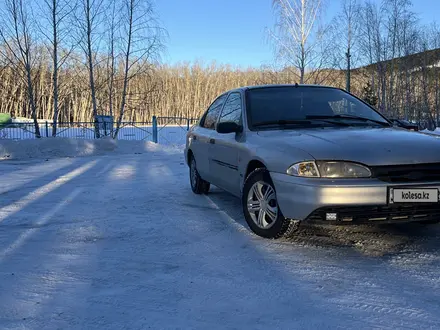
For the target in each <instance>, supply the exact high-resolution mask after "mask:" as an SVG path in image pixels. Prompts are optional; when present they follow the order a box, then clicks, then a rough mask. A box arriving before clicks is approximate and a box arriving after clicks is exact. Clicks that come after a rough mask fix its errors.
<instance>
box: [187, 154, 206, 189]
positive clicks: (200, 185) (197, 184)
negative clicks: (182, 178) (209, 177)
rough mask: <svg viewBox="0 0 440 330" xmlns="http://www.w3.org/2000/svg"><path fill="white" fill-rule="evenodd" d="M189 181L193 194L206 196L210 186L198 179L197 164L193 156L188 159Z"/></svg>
mask: <svg viewBox="0 0 440 330" xmlns="http://www.w3.org/2000/svg"><path fill="white" fill-rule="evenodd" d="M189 181H190V184H191V189H192V191H193V192H194V193H195V194H197V195H200V194H207V193H208V192H209V188H210V184H209V182H207V181H205V180H203V179H202V178H201V177H200V174H199V172H198V171H197V164H196V160H195V158H194V156H191V157H190V162H189Z"/></svg>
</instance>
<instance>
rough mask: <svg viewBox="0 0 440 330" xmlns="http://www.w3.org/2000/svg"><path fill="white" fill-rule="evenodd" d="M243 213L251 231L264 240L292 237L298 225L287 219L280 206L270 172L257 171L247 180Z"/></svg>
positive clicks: (264, 170)
mask: <svg viewBox="0 0 440 330" xmlns="http://www.w3.org/2000/svg"><path fill="white" fill-rule="evenodd" d="M242 206H243V213H244V217H245V219H246V222H247V223H248V225H249V227H250V228H251V230H252V231H253V232H254V233H255V234H257V235H258V236H261V237H264V238H280V237H282V236H291V235H292V234H293V232H294V231H295V230H296V227H297V223H296V222H295V221H293V220H291V219H286V218H285V217H284V216H283V214H282V213H281V210H280V208H279V206H278V202H277V197H276V191H275V187H274V185H273V183H272V179H271V178H270V175H269V172H268V171H267V170H266V169H264V168H260V169H256V170H255V171H253V172H252V173H251V174H249V176H248V177H247V178H246V181H245V183H244V186H243V193H242Z"/></svg>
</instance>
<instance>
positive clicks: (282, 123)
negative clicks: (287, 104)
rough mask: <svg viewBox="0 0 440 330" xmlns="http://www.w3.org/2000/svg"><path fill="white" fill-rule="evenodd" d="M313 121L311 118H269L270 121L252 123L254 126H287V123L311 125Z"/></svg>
mask: <svg viewBox="0 0 440 330" xmlns="http://www.w3.org/2000/svg"><path fill="white" fill-rule="evenodd" d="M311 123H312V122H311V121H310V120H302V119H298V120H268V121H261V122H259V123H255V124H252V126H254V127H260V126H271V125H278V126H286V125H303V124H306V125H309V124H311Z"/></svg>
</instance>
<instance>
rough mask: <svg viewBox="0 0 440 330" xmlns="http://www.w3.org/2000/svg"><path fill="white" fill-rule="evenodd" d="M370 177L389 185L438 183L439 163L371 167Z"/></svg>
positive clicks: (439, 174)
mask: <svg viewBox="0 0 440 330" xmlns="http://www.w3.org/2000/svg"><path fill="white" fill-rule="evenodd" d="M371 171H372V175H373V177H375V178H378V179H379V180H381V181H384V182H389V183H406V182H435V181H440V163H432V164H414V165H387V166H373V167H371Z"/></svg>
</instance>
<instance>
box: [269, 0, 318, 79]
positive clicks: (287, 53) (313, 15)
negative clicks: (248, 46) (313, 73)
mask: <svg viewBox="0 0 440 330" xmlns="http://www.w3.org/2000/svg"><path fill="white" fill-rule="evenodd" d="M272 4H273V8H274V11H275V15H276V19H277V21H276V25H275V28H274V30H272V31H270V36H271V38H272V41H273V42H274V45H275V50H276V53H277V56H278V57H280V58H281V59H282V60H284V61H285V62H287V63H288V64H290V65H292V66H294V67H295V68H296V69H297V70H298V71H299V82H300V83H301V84H303V83H304V82H305V74H306V71H307V69H309V68H310V69H314V68H316V67H317V66H319V65H317V64H320V63H316V59H317V57H316V53H317V51H318V47H319V43H320V42H322V41H323V33H322V31H319V30H318V29H317V27H318V24H317V22H318V19H319V16H320V15H319V14H320V9H321V4H322V0H273V2H272ZM320 60H321V61H322V58H320Z"/></svg>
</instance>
